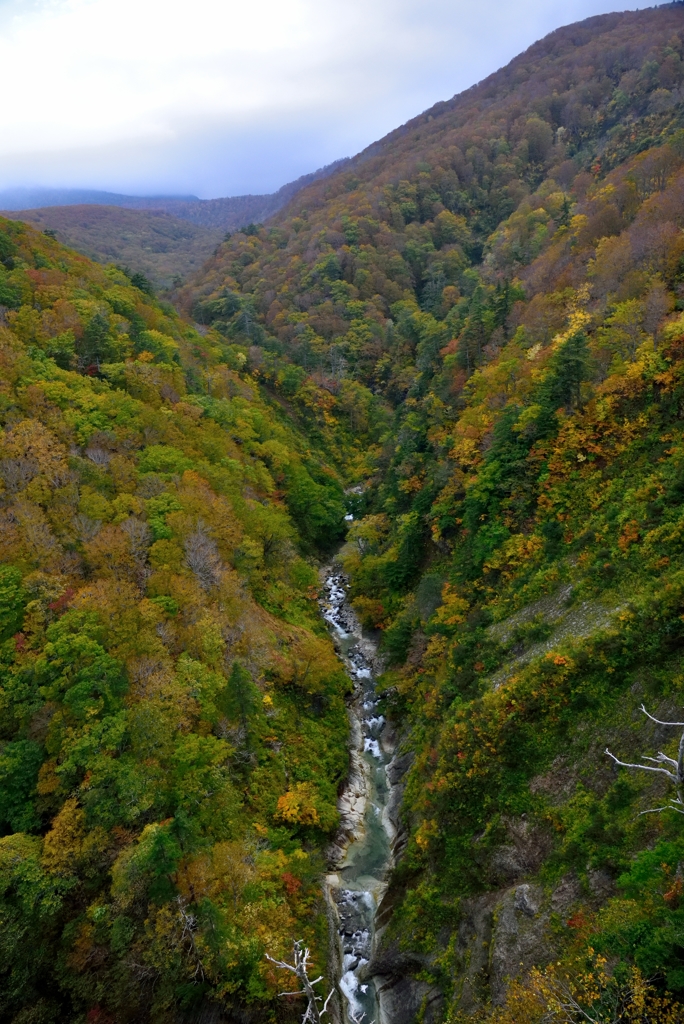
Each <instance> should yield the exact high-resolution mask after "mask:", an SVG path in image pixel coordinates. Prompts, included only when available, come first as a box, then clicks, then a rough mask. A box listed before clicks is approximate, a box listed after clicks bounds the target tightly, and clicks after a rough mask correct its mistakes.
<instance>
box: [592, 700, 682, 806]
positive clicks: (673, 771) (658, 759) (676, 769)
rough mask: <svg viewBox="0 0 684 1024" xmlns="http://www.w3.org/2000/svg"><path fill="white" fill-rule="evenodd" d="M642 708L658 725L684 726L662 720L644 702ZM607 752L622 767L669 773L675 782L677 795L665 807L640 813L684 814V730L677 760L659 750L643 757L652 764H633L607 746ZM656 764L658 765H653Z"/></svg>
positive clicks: (669, 776)
mask: <svg viewBox="0 0 684 1024" xmlns="http://www.w3.org/2000/svg"><path fill="white" fill-rule="evenodd" d="M641 710H642V711H643V713H644V714H645V715H646V717H647V718H648V719H650V720H651V721H652V722H655V723H656V725H665V726H672V727H674V728H677V727H679V728H684V722H661V721H660V719H659V718H654V717H653V715H651V714H649V712H648V711H647V710H646V708H645V707H644V705H643V704H642V705H641ZM606 754H607V755H608V757H610V758H611V759H612V760H613V761H614V762H615V764H616V765H618V766H619V767H620V768H632V769H635V770H638V771H642V772H655V773H657V774H659V775H667V777H668V779H670V781H671V782H672V783H674V787H675V793H676V796H675V797H673V798H671V799H670V801H669V802H668V803H667V804H665V805H664V806H663V807H651V808H649V809H648V810H646V811H641V812H640V814H661V813H662V812H663V811H677V813H678V814H684V732H682V735H681V737H680V740H679V751H678V754H677V760H676V761H675V759H674V758H673V757H669V755H668V754H664V753H663V751H662V750H659V751H658V753H657V755H656V756H655V757H647V756H646V755H644V756H643V757H642V761H650V762H651V764H632V763H631V762H629V761H620V759H619V758H617V757H616V756H615V754H612V753H611V752H610V750H608V748H607V747H606ZM654 765H656V766H657V767H653V766H654ZM661 765H670V766H671V767H661Z"/></svg>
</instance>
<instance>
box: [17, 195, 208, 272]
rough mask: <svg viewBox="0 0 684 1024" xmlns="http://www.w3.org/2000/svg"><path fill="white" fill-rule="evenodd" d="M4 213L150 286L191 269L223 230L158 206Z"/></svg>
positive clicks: (195, 268) (196, 267)
mask: <svg viewBox="0 0 684 1024" xmlns="http://www.w3.org/2000/svg"><path fill="white" fill-rule="evenodd" d="M6 216H8V217H10V218H11V219H12V220H20V221H23V222H24V223H26V224H32V225H33V226H34V227H36V228H38V229H39V230H41V231H47V232H51V233H52V234H53V237H54V238H56V239H57V241H59V242H61V243H62V245H68V246H69V248H71V249H76V250H77V251H78V252H80V253H82V254H83V255H84V256H88V258H89V259H91V260H96V261H97V262H98V263H105V264H106V263H115V264H117V265H118V266H123V267H130V268H131V270H132V271H133V272H134V273H138V274H143V275H144V276H145V277H147V279H148V280H149V281H150V282H151V284H152V285H153V287H154V288H155V289H161V290H167V291H168V290H170V289H172V288H174V287H175V286H177V285H178V283H179V282H185V281H187V279H188V278H189V277H191V276H192V275H193V274H196V273H197V271H198V270H199V269H200V268H201V267H202V266H203V264H204V263H205V262H206V260H207V259H208V258H209V256H210V255H211V253H212V252H213V251H214V249H215V248H216V246H217V245H218V244H219V242H222V241H223V239H224V237H225V231H222V230H220V229H218V228H204V227H199V226H197V225H196V224H190V223H189V222H188V221H185V220H180V219H179V218H178V217H174V216H172V215H171V214H169V213H165V212H164V211H162V210H128V209H124V208H122V207H116V206H95V205H85V204H84V205H81V206H78V205H77V206H52V207H47V208H44V209H38V210H20V211H19V212H18V213H11V214H7V215H6Z"/></svg>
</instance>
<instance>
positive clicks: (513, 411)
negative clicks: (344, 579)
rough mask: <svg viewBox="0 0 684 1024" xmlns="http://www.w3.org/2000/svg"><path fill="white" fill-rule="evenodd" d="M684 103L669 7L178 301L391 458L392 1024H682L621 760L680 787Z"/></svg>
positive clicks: (378, 570)
mask: <svg viewBox="0 0 684 1024" xmlns="http://www.w3.org/2000/svg"><path fill="white" fill-rule="evenodd" d="M683 85H684V8H682V6H681V5H679V4H674V5H669V6H666V7H662V8H655V9H651V10H647V11H641V12H634V13H627V14H617V15H608V16H603V17H599V18H593V19H590V20H589V21H586V22H583V23H581V24H579V25H575V26H571V27H569V28H566V29H562V30H559V31H557V32H555V33H553V34H552V35H550V36H549V37H547V38H546V39H544V40H542V41H541V42H539V43H537V44H535V46H533V47H531V49H530V50H528V51H527V52H526V53H524V54H523V55H521V56H520V57H519V58H517V59H516V60H514V61H513V62H512V63H511V64H510V65H509V66H508V67H507V68H505V69H503V70H502V71H501V72H498V73H497V74H495V75H493V76H491V78H489V79H487V80H486V81H484V82H482V83H480V84H479V85H478V86H476V87H474V88H473V89H471V90H469V91H468V92H467V93H465V94H463V95H461V96H459V97H456V98H455V99H454V100H452V101H450V102H448V103H442V104H438V105H437V106H435V107H434V108H432V109H431V110H430V111H428V112H426V113H425V114H424V115H421V116H420V117H419V118H416V119H415V120H414V121H412V122H410V123H409V124H407V125H405V126H404V127H403V128H401V129H398V130H397V131H396V132H394V133H392V134H391V135H390V136H388V137H387V138H386V139H384V140H382V141H381V142H379V143H377V144H376V145H374V146H372V147H370V149H369V150H367V151H366V152H364V153H362V154H361V155H360V156H359V157H357V158H355V159H354V160H353V161H352V162H351V164H350V165H348V167H347V168H345V169H344V170H343V171H342V172H340V173H338V174H336V175H334V176H333V177H331V178H329V179H327V180H324V181H321V182H318V183H315V184H314V185H312V186H310V187H309V188H307V189H306V190H304V191H303V192H301V193H299V194H298V195H297V196H296V197H295V199H294V200H293V202H292V203H291V204H290V206H289V207H288V208H287V209H286V210H285V211H283V212H282V213H280V214H278V215H277V216H276V217H275V218H274V219H273V220H272V221H271V222H269V224H268V225H267V226H266V227H264V228H260V229H258V228H254V229H251V230H250V232H248V233H239V234H237V235H235V236H234V237H233V238H232V239H230V240H229V241H228V242H227V243H225V244H224V245H222V246H221V247H220V249H219V250H218V251H217V254H216V256H215V257H214V258H213V259H212V260H210V261H209V263H208V264H207V267H206V268H205V270H204V271H203V273H202V274H201V275H200V276H199V277H198V279H197V280H196V281H195V283H194V284H193V286H192V287H191V288H189V289H187V290H186V292H185V294H184V297H183V301H184V308H185V310H186V313H187V314H188V315H189V316H190V317H191V318H192V320H193V321H194V322H196V323H197V324H198V325H204V326H205V327H209V328H210V329H211V332H215V334H216V335H217V336H220V337H222V338H224V339H226V341H231V342H233V343H234V344H236V345H237V346H238V347H239V348H240V349H241V351H243V353H244V355H245V357H246V359H247V361H248V362H247V365H248V367H249V368H251V370H252V372H253V375H254V378H255V379H256V380H258V381H260V382H261V383H262V384H263V385H264V386H265V387H266V389H267V390H268V391H269V393H271V394H272V395H274V396H276V397H277V398H279V400H280V401H281V402H282V403H284V404H286V406H287V408H288V409H289V410H290V411H291V412H292V413H293V415H294V416H295V417H296V420H297V421H298V422H299V423H300V424H302V426H303V427H304V429H306V427H305V424H306V423H307V420H310V418H311V417H312V415H313V414H314V409H316V408H318V410H319V413H318V414H319V416H320V415H322V416H323V417H324V418H325V419H326V420H328V421H331V422H332V423H336V424H338V425H339V426H340V428H341V426H342V425H343V424H344V425H345V426H346V427H347V429H348V430H350V431H352V432H354V431H366V432H368V431H370V433H371V437H372V439H373V440H374V441H375V442H376V443H374V445H373V446H372V447H370V448H369V449H368V451H367V457H366V460H365V464H364V463H362V462H361V461H358V460H357V463H356V465H355V466H352V465H351V464H350V465H349V466H348V471H349V473H350V476H351V477H352V478H353V479H356V480H362V481H364V483H365V484H366V485H367V486H366V489H365V492H364V508H363V509H362V510H361V511H362V512H363V515H362V517H361V518H359V519H357V522H355V523H354V525H353V527H352V529H351V531H350V533H349V537H348V544H347V546H346V548H345V551H344V558H345V563H344V564H345V567H346V570H347V571H348V573H349V574H350V577H351V585H352V592H353V595H354V604H355V607H356V609H357V611H358V612H359V614H360V615H361V616H362V618H363V620H364V622H365V623H366V625H367V626H369V627H374V628H377V629H379V630H381V631H382V635H383V647H384V651H385V655H386V658H387V663H388V667H387V672H386V674H385V676H384V678H383V684H384V687H385V698H384V703H385V710H386V712H387V714H388V715H389V716H390V718H391V720H392V721H393V723H394V724H395V726H396V727H397V729H398V730H399V733H400V735H401V736H402V737H403V738H402V750H403V751H405V752H406V753H407V754H408V755H409V758H408V759H409V760H410V759H411V757H412V759H413V761H412V766H411V768H410V770H409V772H408V774H407V776H406V790H405V796H404V808H403V814H404V824H405V830H406V835H405V837H404V838H405V840H406V849H405V852H404V854H403V856H402V857H401V858H400V860H399V862H398V864H397V866H396V868H395V870H394V872H393V874H392V877H391V879H390V887H389V891H388V893H387V895H386V896H385V899H384V901H383V904H382V906H381V920H382V924H383V925H384V926H386V927H385V931H384V933H383V936H382V942H381V946H380V949H379V950H378V951H377V952H376V954H375V956H374V960H373V962H372V964H371V970H372V971H373V972H374V973H375V974H376V975H377V976H380V977H382V978H384V979H385V980H387V979H388V978H389V979H390V982H391V983H392V984H396V985H404V988H403V989H401V991H406V992H407V993H408V995H407V996H406V999H405V1001H404V1004H403V1005H402V1006H400V1007H399V1009H398V1011H397V1012H398V1013H399V1016H398V1017H397V1018H396V1020H399V1021H401V1022H402V1024H403V1022H404V1021H406V1022H408V1021H413V1020H433V1021H438V1020H449V1021H451V1022H456V1021H464V1020H474V1019H477V1020H496V1021H498V1022H500V1024H505V1022H506V1024H507V1022H510V1024H512V1022H519V1021H521V1020H526V1021H532V1022H534V1021H539V1022H540V1021H542V1020H543V1021H575V1020H588V1019H591V1020H600V1021H606V1022H607V1021H617V1020H621V1021H642V1022H643V1021H649V1022H651V1021H653V1022H655V1021H675V1020H679V1019H681V1013H682V1010H681V1002H682V1001H684V944H683V943H682V938H681V928H682V920H683V915H684V904H683V903H682V877H681V875H682V863H684V833H683V832H682V828H683V826H682V820H681V817H680V816H679V815H678V814H677V813H675V812H674V811H670V810H661V811H659V812H658V813H648V814H645V815H641V816H640V813H639V812H641V811H651V810H656V809H658V808H661V809H662V808H663V806H664V805H666V804H667V802H668V798H669V796H670V795H671V791H670V790H668V785H669V783H668V781H667V780H666V779H664V778H663V776H662V775H656V774H647V773H646V772H644V773H639V772H631V773H630V772H629V771H628V770H619V769H618V768H617V766H616V765H615V764H614V762H612V761H611V760H610V758H609V757H607V756H606V755H605V753H604V749H605V748H606V746H609V747H610V748H611V750H612V751H613V752H614V753H615V754H616V755H617V756H618V757H619V758H621V759H622V760H624V761H630V762H634V761H639V759H640V757H641V755H642V754H643V755H649V756H655V755H656V752H657V751H658V750H659V749H660V750H664V751H665V752H666V753H667V754H668V755H669V756H671V757H674V758H675V759H676V750H677V742H678V737H679V733H678V732H677V730H676V729H674V730H673V729H669V728H667V727H662V726H658V727H657V728H655V727H654V723H653V722H651V721H649V720H648V719H647V718H646V716H645V715H644V714H643V713H642V712H641V711H640V710H639V707H640V705H641V704H642V702H644V703H645V705H646V708H647V710H648V711H650V713H651V714H652V715H654V716H655V717H656V718H659V719H664V720H665V721H670V720H673V721H675V722H678V721H681V720H682V712H681V706H682V704H683V703H684V693H683V689H684V676H683V675H682V663H681V653H682V647H683V643H684V633H683V630H684V627H683V625H682V621H683V620H684V548H683V547H682V535H683V534H682V531H683V530H684V518H683V517H682V496H683V495H684V489H683V484H682V480H684V476H683V467H684V428H683V421H682V415H683V414H682V409H683V406H682V401H683V397H684V396H683V392H682V380H683V375H684V316H683V315H682V311H683V310H684V233H683V228H684V104H683V100H684V93H683V92H682V89H683ZM212 336H213V334H212ZM387 417H389V419H387ZM385 424H386V425H385ZM321 437H322V436H321ZM322 440H324V439H323V438H322ZM329 450H330V449H329ZM331 457H337V458H339V451H336V452H333V451H331ZM672 763H673V764H676V760H675V761H673V762H672ZM672 795H674V794H673V793H672ZM409 977H412V978H413V982H412V987H410V986H409V988H406V984H405V983H406V979H407V978H409ZM516 978H517V979H518V980H517V981H514V982H513V983H511V979H516ZM392 979H393V980H392ZM672 1000H674V1002H672ZM620 1014H622V1015H621V1016H620ZM395 1024H396V1021H395Z"/></svg>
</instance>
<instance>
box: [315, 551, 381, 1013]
mask: <svg viewBox="0 0 684 1024" xmlns="http://www.w3.org/2000/svg"><path fill="white" fill-rule="evenodd" d="M347 584H348V581H347V579H346V577H345V576H344V574H343V573H342V572H341V570H340V568H339V566H337V565H335V564H333V565H332V566H328V568H327V569H325V570H324V582H323V597H322V601H321V608H322V612H323V617H324V618H325V620H326V621H327V623H328V626H329V628H330V631H331V634H332V638H333V642H334V643H335V647H336V648H337V651H338V653H339V655H340V657H341V658H342V660H343V661H344V663H345V666H346V669H347V672H348V673H349V676H350V678H351V679H352V682H353V684H354V692H353V696H352V699H351V701H350V702H349V705H348V710H349V719H350V727H351V742H350V766H349V774H348V776H347V779H346V782H345V785H344V788H343V790H342V792H341V794H340V797H339V799H338V810H339V812H340V829H339V832H338V834H337V837H336V839H335V841H334V843H333V845H332V847H331V849H330V851H329V859H330V864H331V873H330V874H329V875H328V876H327V878H326V886H327V889H328V893H329V896H330V898H331V902H332V904H333V905H334V907H333V915H334V917H335V918H336V920H335V925H336V928H337V931H338V936H339V946H340V949H339V952H340V958H339V959H340V963H341V969H340V977H339V979H338V983H339V987H340V990H341V991H342V993H343V995H344V999H345V1002H346V1014H347V1018H348V1020H349V1021H354V1020H356V1021H359V1020H360V1019H361V1018H362V1017H363V1015H364V1014H365V1017H363V1021H364V1024H372V1022H373V1021H376V1022H378V1021H379V1012H378V1011H379V1008H378V1000H377V995H376V991H375V984H374V982H373V979H372V978H369V977H367V974H366V970H365V969H366V966H367V964H368V962H369V960H370V957H371V952H372V947H373V940H374V938H375V917H376V912H377V908H378V904H379V902H380V899H381V898H382V894H383V893H384V891H385V888H386V883H385V876H386V874H387V872H388V869H389V868H390V867H391V866H392V863H393V860H392V850H391V844H392V840H393V838H394V832H395V830H394V826H393V824H392V821H391V819H390V814H389V807H388V800H389V796H390V786H389V784H388V779H387V773H386V766H387V764H388V763H389V761H390V759H391V757H392V754H393V749H392V742H391V735H390V734H391V730H390V729H389V728H386V725H385V720H384V718H383V716H382V715H381V714H379V713H378V697H377V695H376V692H375V675H376V674H377V672H378V671H379V670H380V661H379V658H378V651H377V644H376V642H375V641H374V640H373V639H372V638H371V637H369V636H368V635H367V634H365V633H364V631H363V630H362V628H361V624H360V623H359V620H358V618H357V617H356V614H355V612H354V610H353V608H351V606H350V604H349V602H348V601H347V593H346V587H347Z"/></svg>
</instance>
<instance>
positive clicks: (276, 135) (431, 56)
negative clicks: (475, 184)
mask: <svg viewBox="0 0 684 1024" xmlns="http://www.w3.org/2000/svg"><path fill="white" fill-rule="evenodd" d="M638 6H639V0H636V2H634V3H632V2H627V3H625V0H622V2H618V3H617V4H616V3H615V0H613V2H610V0H191V2H188V0H0V68H2V79H3V99H2V103H0V188H6V187H15V186H27V187H33V186H41V185H43V186H48V187H53V186H58V187H79V188H102V189H109V190H111V191H117V192H127V193H135V194H160V193H194V194H195V195H199V196H201V197H202V198H205V199H208V198H212V197H215V196H225V195H238V194H242V193H246V192H253V193H257V192H270V191H273V190H275V189H277V188H278V187H279V186H280V185H282V184H284V183H285V182H286V181H290V180H292V179H293V178H296V177H298V176H299V175H300V174H304V173H306V172H307V171H311V170H315V169H316V168H318V167H321V166H323V165H325V164H327V163H330V162H331V161H333V160H335V159H337V158H338V157H343V156H352V155H353V154H354V153H356V152H358V151H359V150H361V149H363V148H364V146H366V145H368V144H369V143H370V142H373V141H374V140H375V139H377V138H380V137H382V136H383V135H384V134H386V133H387V132H388V131H391V130H392V129H393V128H395V127H397V125H399V124H402V123H403V122H404V121H407V120H408V119H409V118H411V117H413V116H414V115H416V114H418V113H420V112H421V111H422V110H425V109H426V108H427V107H429V106H431V105H432V104H433V103H435V102H436V101H437V100H443V99H448V98H449V97H451V96H453V95H454V94H455V93H457V92H460V91H461V90H462V89H465V88H467V87H468V86H470V85H472V84H473V83H474V82H477V81H479V80H480V79H482V78H484V77H485V76H486V75H488V74H489V73H490V72H492V71H495V70H496V69H497V68H499V67H501V66H502V65H503V64H506V63H507V62H508V61H509V60H510V59H511V58H512V57H514V56H515V55H516V54H517V53H519V52H520V51H521V50H524V49H525V48H526V47H527V46H529V45H530V44H531V43H533V42H534V41H535V40H536V39H538V38H540V37H541V36H543V35H546V33H547V32H550V31H551V30H552V29H554V28H557V27H558V26H560V25H566V24H569V23H570V22H573V21H578V20H579V19H581V18H585V17H588V16H590V15H592V14H600V13H603V12H606V11H610V10H615V9H616V8H617V9H625V8H629V9H634V8H636V7H638ZM641 6H644V3H643V0H642V3H641Z"/></svg>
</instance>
